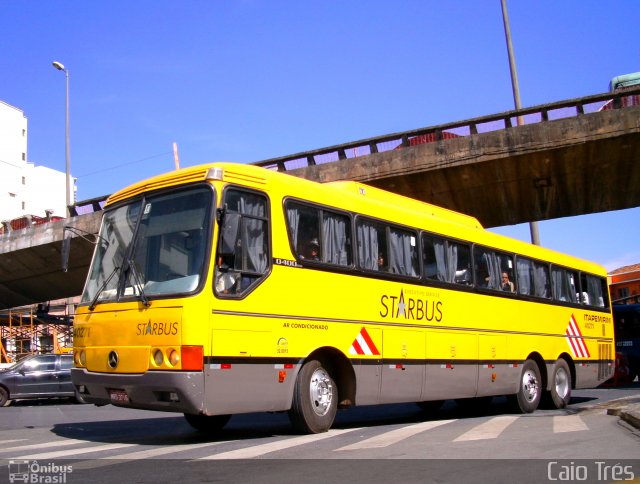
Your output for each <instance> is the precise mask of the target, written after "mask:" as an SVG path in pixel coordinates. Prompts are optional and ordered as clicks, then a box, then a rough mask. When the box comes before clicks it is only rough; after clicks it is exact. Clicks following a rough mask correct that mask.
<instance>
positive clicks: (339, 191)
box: [107, 162, 606, 275]
mask: <svg viewBox="0 0 640 484" xmlns="http://www.w3.org/2000/svg"><path fill="white" fill-rule="evenodd" d="M216 170H217V171H216ZM212 177H213V178H214V179H221V180H223V181H225V182H229V183H240V184H243V185H245V186H250V187H254V188H259V189H263V190H265V191H271V190H272V189H273V187H272V186H271V185H272V184H273V185H274V187H275V185H276V182H277V181H279V182H280V183H282V182H283V181H284V183H285V184H286V185H287V193H286V194H285V196H286V195H290V196H293V197H298V198H302V199H308V200H310V201H313V202H316V203H322V204H325V205H331V206H334V207H335V208H336V209H343V210H352V211H355V212H358V213H362V214H363V215H368V216H373V217H380V218H382V219H387V220H394V221H396V222H398V223H400V224H401V225H407V226H415V227H420V228H423V229H425V230H430V231H433V232H435V233H442V234H446V235H448V236H453V237H455V238H459V239H462V240H469V241H471V242H477V243H481V244H484V245H487V246H490V247H494V248H496V249H499V250H505V251H513V252H516V253H518V254H521V255H524V256H528V257H532V258H537V259H541V260H547V261H549V262H552V263H556V264H561V265H567V266H579V267H581V268H583V270H586V271H588V272H591V273H594V274H599V275H606V270H605V269H604V268H603V267H602V266H600V265H598V264H596V263H594V262H589V261H586V260H583V259H579V258H576V257H573V256H570V255H567V254H564V253H560V252H556V251H553V250H551V249H547V248H544V247H540V246H536V245H533V244H530V243H527V242H523V241H520V240H517V239H513V238H510V237H506V236H504V235H499V234H496V233H494V232H490V231H487V230H484V229H483V227H482V225H481V224H480V222H479V221H478V220H477V219H476V218H475V217H472V216H470V215H465V214H462V213H459V212H455V211H452V210H448V209H446V208H442V207H438V206H436V205H432V204H430V203H427V202H422V201H419V200H415V199H412V198H409V197H405V196H402V195H398V194H396V193H392V192H388V191H385V190H382V189H380V188H376V187H372V186H369V185H366V184H364V183H361V182H355V181H335V182H328V183H318V182H314V181H310V180H306V179H303V178H298V177H295V176H292V175H289V174H287V173H281V172H277V171H275V170H269V169H265V168H262V167H259V166H255V165H248V164H241V163H231V162H217V163H209V164H205V165H198V166H193V167H189V168H183V169H180V170H176V171H171V172H168V173H165V174H162V175H158V176H155V177H152V178H148V179H146V180H142V181H140V182H137V183H134V184H133V185H130V186H128V187H126V188H124V189H122V190H120V191H118V192H116V193H114V194H113V195H111V196H110V197H109V198H108V200H107V206H109V205H113V204H114V203H117V202H120V201H122V200H126V199H128V198H131V197H135V196H138V195H141V194H142V193H145V192H148V191H153V190H158V189H162V188H168V187H172V186H179V185H184V184H187V183H195V182H204V181H205V180H207V179H212ZM216 177H221V178H216ZM289 179H290V180H291V182H290V183H288V182H287V180H289ZM294 180H295V181H294ZM328 191H331V192H333V194H334V195H335V196H332V195H331V194H330V193H328ZM328 200H330V201H331V202H330V203H327V201H328ZM347 207H348V208H347ZM397 211H400V212H402V214H403V217H402V221H401V222H400V221H399V220H398V217H397V215H398V214H397Z"/></svg>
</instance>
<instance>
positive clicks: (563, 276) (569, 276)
mask: <svg viewBox="0 0 640 484" xmlns="http://www.w3.org/2000/svg"><path fill="white" fill-rule="evenodd" d="M551 283H552V285H553V294H554V296H555V298H556V299H557V300H559V301H566V302H574V303H575V302H578V299H577V295H576V289H575V277H574V274H573V273H572V272H570V271H566V270H564V269H553V270H552V271H551Z"/></svg>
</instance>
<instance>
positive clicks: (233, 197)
mask: <svg viewBox="0 0 640 484" xmlns="http://www.w3.org/2000/svg"><path fill="white" fill-rule="evenodd" d="M224 207H225V208H224V210H223V211H222V214H221V220H220V224H221V228H220V236H219V237H220V240H219V242H218V250H217V253H216V258H215V263H216V267H215V290H216V293H217V294H219V295H220V294H241V293H244V292H246V291H247V290H248V289H250V288H251V287H253V286H254V285H255V284H256V283H257V282H258V281H260V280H261V279H262V278H263V277H264V275H265V274H266V273H267V270H268V268H269V262H268V261H269V227H268V225H269V224H268V218H267V214H268V210H267V200H266V197H264V196H263V195H259V194H256V193H252V192H246V191H241V190H236V189H229V190H227V191H226V192H225V199H224Z"/></svg>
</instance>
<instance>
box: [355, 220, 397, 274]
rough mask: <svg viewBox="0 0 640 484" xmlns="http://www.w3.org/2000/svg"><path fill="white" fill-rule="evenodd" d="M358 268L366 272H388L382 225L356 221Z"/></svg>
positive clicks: (387, 257) (384, 235) (384, 231)
mask: <svg viewBox="0 0 640 484" xmlns="http://www.w3.org/2000/svg"><path fill="white" fill-rule="evenodd" d="M356 240H357V249H358V250H357V252H358V254H357V256H358V266H359V267H360V268H361V269H365V270H368V271H382V272H386V271H388V270H389V254H388V251H387V235H386V228H385V226H384V225H382V224H380V223H377V222H373V221H369V220H358V223H357V226H356Z"/></svg>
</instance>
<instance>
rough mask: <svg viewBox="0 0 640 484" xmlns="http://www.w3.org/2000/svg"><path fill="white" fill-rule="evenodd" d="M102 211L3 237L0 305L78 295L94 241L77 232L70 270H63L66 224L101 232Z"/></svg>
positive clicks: (74, 238)
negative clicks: (63, 239) (82, 236)
mask: <svg viewBox="0 0 640 484" xmlns="http://www.w3.org/2000/svg"><path fill="white" fill-rule="evenodd" d="M101 215H102V212H97V213H90V214H87V215H79V216H77V217H73V218H70V219H65V220H60V221H57V222H49V223H46V224H42V225H36V226H33V227H29V228H26V229H21V230H14V231H12V232H10V233H9V234H4V235H3V236H1V237H0V309H8V308H13V307H17V306H23V305H26V304H33V303H39V302H43V301H50V300H54V299H61V298H65V297H73V296H77V295H79V294H80V293H81V292H82V289H83V287H84V280H85V278H86V276H87V272H88V270H89V264H90V262H91V255H92V254H93V248H94V246H93V244H92V243H91V242H89V241H87V240H85V239H83V238H81V237H79V236H77V235H75V234H74V236H73V238H72V239H71V252H70V258H69V270H68V272H62V270H61V257H62V255H61V251H62V237H63V229H64V226H65V225H70V226H72V227H76V228H78V229H81V230H84V231H87V232H89V233H98V230H99V228H100V217H101Z"/></svg>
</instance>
